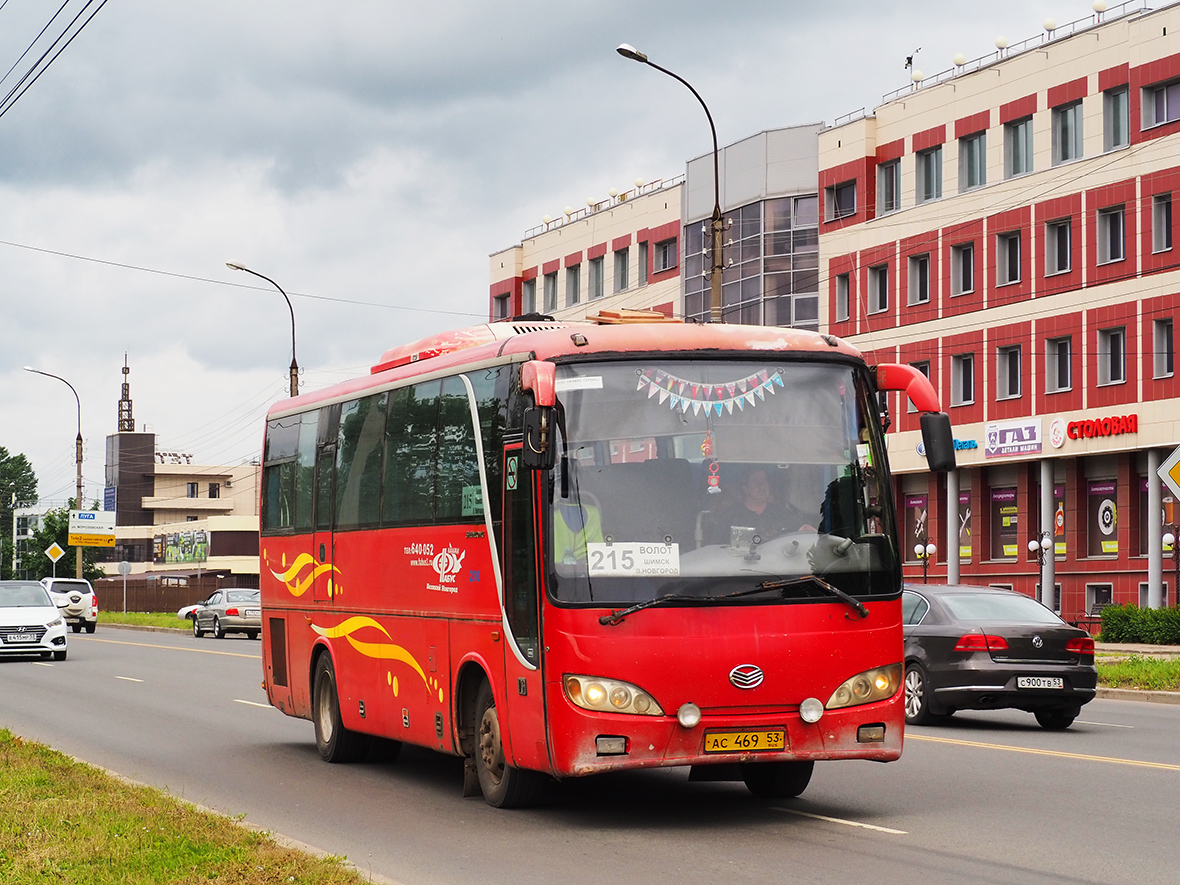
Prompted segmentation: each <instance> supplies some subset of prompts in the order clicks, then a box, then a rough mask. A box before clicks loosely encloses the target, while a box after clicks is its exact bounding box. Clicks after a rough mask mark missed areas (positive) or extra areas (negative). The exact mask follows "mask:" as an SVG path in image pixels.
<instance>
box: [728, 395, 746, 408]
mask: <svg viewBox="0 0 1180 885" xmlns="http://www.w3.org/2000/svg"><path fill="white" fill-rule="evenodd" d="M734 402H735V403H737V407H738V411H739V412H744V411H745V410H746V401H745V398H744V397H740V396H739V397H738V398H737V399H735V400H734ZM730 411H731V412H732V411H733V409H730Z"/></svg>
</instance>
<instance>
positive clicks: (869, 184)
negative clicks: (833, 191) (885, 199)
mask: <svg viewBox="0 0 1180 885" xmlns="http://www.w3.org/2000/svg"><path fill="white" fill-rule="evenodd" d="M848 181H854V182H856V211H855V212H853V213H852V214H851V215H846V216H844V217H843V218H833V219H831V220H829V219H828V218H827V211H826V208H825V206H824V205H823V204H826V202H827V189H828V188H830V187H835V186H836V185H838V184H844V183H845V182H848ZM819 193H820V200H821V201H822V202H821V211H822V212H823V216H822V217H821V218H820V232H821V233H827V232H830V231H834V230H840V228H843V227H847V226H848V225H850V224H860V223H861V222H862V221H870V220H872V219H873V218H874V217H875V216H876V214H877V181H876V168H875V164H874V161H873V157H862V158H861V159H858V160H851V161H849V162H847V163H841V164H840V165H839V166H833V167H832V168H830V169H822V170H820V173H819Z"/></svg>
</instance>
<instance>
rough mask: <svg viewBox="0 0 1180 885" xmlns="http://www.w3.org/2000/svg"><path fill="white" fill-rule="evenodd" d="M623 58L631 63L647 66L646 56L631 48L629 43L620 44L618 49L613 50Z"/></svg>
mask: <svg viewBox="0 0 1180 885" xmlns="http://www.w3.org/2000/svg"><path fill="white" fill-rule="evenodd" d="M615 52H617V53H618V54H619V55H621V56H623V58H629V59H631V60H632V61H637V62H639V63H640V64H647V56H646V55H644V54H643V53H642V52H640V51H639V50H638V49H636V48H635V47H634V46H632V45H631V44H630V43H620V44H619V48H618V49H616V50H615Z"/></svg>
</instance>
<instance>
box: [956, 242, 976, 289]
mask: <svg viewBox="0 0 1180 885" xmlns="http://www.w3.org/2000/svg"><path fill="white" fill-rule="evenodd" d="M974 291H975V244H974V243H960V244H959V245H957V246H951V295H966V294H968V293H969V292H974Z"/></svg>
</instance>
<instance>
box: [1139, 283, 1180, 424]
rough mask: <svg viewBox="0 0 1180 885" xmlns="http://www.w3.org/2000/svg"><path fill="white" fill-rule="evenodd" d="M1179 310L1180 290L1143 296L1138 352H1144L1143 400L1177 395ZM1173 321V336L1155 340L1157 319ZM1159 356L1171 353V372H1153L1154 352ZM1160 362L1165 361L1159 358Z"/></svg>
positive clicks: (1179, 379) (1178, 394)
mask: <svg viewBox="0 0 1180 885" xmlns="http://www.w3.org/2000/svg"><path fill="white" fill-rule="evenodd" d="M1178 313H1180V293H1176V292H1170V293H1168V294H1167V295H1159V296H1156V297H1155V298H1144V299H1143V323H1142V327H1141V335H1140V345H1139V352H1140V353H1142V354H1143V360H1142V363H1141V368H1140V371H1141V373H1142V377H1143V400H1144V401H1145V402H1148V401H1151V400H1160V399H1170V398H1172V397H1180V378H1178V377H1177V375H1176V372H1175V368H1174V367H1175V356H1176V337H1175V317H1176V315H1177V314H1178ZM1157 320H1163V321H1165V322H1166V321H1168V320H1171V321H1172V336H1171V338H1170V339H1169V340H1166V341H1157V340H1156V331H1157V326H1156V321H1157ZM1157 351H1158V352H1159V354H1160V356H1161V357H1163V355H1164V354H1166V353H1168V352H1170V353H1171V354H1172V365H1173V371H1172V372H1171V373H1168V372H1167V371H1166V367H1161V368H1163V369H1164V371H1160V372H1157V371H1156V358H1157V357H1156V353H1157ZM1161 362H1166V361H1165V360H1162V359H1161Z"/></svg>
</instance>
